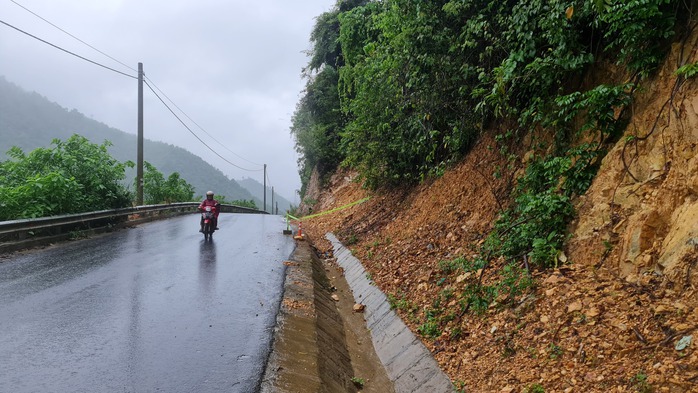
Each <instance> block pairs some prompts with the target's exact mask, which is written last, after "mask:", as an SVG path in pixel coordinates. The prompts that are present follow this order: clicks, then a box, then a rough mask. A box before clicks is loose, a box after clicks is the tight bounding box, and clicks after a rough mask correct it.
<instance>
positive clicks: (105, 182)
mask: <svg viewBox="0 0 698 393" xmlns="http://www.w3.org/2000/svg"><path fill="white" fill-rule="evenodd" d="M107 146H109V142H104V143H103V144H101V145H96V144H93V143H90V142H89V141H88V140H87V139H86V138H84V137H82V136H79V135H73V136H72V137H70V138H69V139H67V140H66V141H61V140H58V139H55V140H54V141H53V147H52V148H39V149H35V150H33V151H32V152H31V153H29V154H25V153H24V152H23V151H22V150H21V149H19V148H17V147H14V148H12V149H10V151H9V152H8V155H9V156H10V159H9V160H6V161H3V162H0V220H10V219H17V218H33V217H43V216H50V215H57V214H67V213H80V212H86V211H96V210H103V209H115V208H120V207H126V206H130V205H131V199H132V197H131V194H130V192H129V191H128V190H127V189H126V188H125V187H124V186H123V184H122V182H121V180H123V178H124V170H125V164H123V163H119V162H117V161H116V160H115V159H114V158H112V157H111V156H110V155H109V154H108V153H107Z"/></svg>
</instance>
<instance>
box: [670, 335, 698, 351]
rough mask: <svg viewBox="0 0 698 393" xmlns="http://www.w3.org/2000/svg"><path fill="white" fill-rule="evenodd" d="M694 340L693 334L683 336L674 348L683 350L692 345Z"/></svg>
mask: <svg viewBox="0 0 698 393" xmlns="http://www.w3.org/2000/svg"><path fill="white" fill-rule="evenodd" d="M692 341H693V336H683V338H681V340H679V342H677V343H676V346H675V347H674V348H675V349H676V350H677V351H683V350H684V349H686V348H688V347H689V346H690V345H691V342H692Z"/></svg>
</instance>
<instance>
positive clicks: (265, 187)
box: [264, 164, 267, 212]
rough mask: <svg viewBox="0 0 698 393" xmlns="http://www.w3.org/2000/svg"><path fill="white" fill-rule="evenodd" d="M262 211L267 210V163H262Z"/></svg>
mask: <svg viewBox="0 0 698 393" xmlns="http://www.w3.org/2000/svg"><path fill="white" fill-rule="evenodd" d="M264 211H265V212H266V211H267V164H264Z"/></svg>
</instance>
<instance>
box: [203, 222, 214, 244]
mask: <svg viewBox="0 0 698 393" xmlns="http://www.w3.org/2000/svg"><path fill="white" fill-rule="evenodd" d="M204 240H213V225H212V224H211V223H210V222H209V223H206V224H204Z"/></svg>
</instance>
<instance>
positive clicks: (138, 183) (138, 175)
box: [136, 63, 143, 206]
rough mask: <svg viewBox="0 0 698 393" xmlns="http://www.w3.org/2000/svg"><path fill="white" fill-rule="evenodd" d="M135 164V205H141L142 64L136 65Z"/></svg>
mask: <svg viewBox="0 0 698 393" xmlns="http://www.w3.org/2000/svg"><path fill="white" fill-rule="evenodd" d="M136 161H137V163H136V205H137V206H142V205H143V63H138V158H137V160H136Z"/></svg>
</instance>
